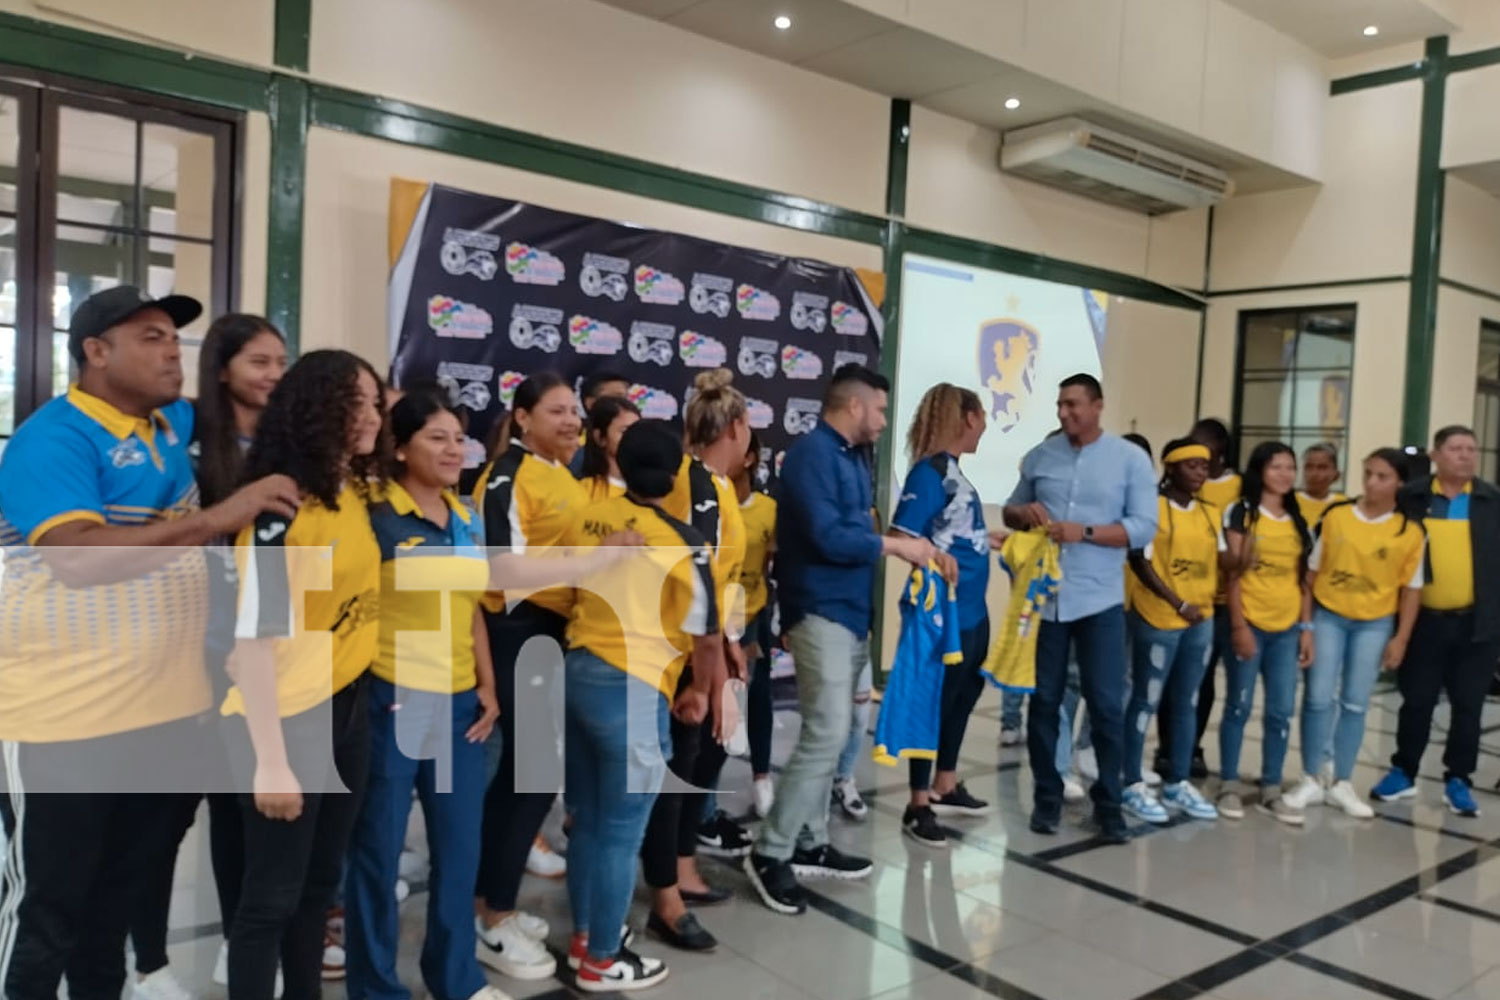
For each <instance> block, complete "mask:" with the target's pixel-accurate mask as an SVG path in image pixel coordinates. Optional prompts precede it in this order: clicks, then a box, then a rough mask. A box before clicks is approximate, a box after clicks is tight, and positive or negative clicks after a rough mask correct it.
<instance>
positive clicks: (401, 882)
mask: <svg viewBox="0 0 1500 1000" xmlns="http://www.w3.org/2000/svg"><path fill="white" fill-rule="evenodd" d="M410 895H411V883H410V882H408V881H406V879H404V878H398V879H396V902H398V903H404V902H406V899H407V897H408V896H410Z"/></svg>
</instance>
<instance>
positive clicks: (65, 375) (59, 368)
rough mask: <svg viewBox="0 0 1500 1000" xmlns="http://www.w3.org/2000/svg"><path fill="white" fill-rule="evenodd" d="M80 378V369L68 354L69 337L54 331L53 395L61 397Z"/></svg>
mask: <svg viewBox="0 0 1500 1000" xmlns="http://www.w3.org/2000/svg"><path fill="white" fill-rule="evenodd" d="M77 377H78V367H77V366H76V365H74V364H73V358H72V357H71V356H70V355H69V354H68V335H67V334H66V333H64V332H62V331H57V330H54V331H53V333H52V395H54V396H61V395H62V394H63V393H65V392H67V391H68V386H69V385H70V384H71V383H72V382H73V380H74V379H76V378H77Z"/></svg>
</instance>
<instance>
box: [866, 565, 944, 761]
mask: <svg viewBox="0 0 1500 1000" xmlns="http://www.w3.org/2000/svg"><path fill="white" fill-rule="evenodd" d="M900 607H901V634H900V636H899V637H898V638H897V640H896V655H895V657H894V659H893V660H892V661H891V676H890V678H889V679H888V680H887V681H886V688H885V697H884V698H883V699H882V700H881V703H880V719H879V721H878V722H877V723H876V725H875V761H876V763H879V764H886V765H895V764H896V763H897V762H898V761H900V760H902V759H903V758H918V759H925V760H932V759H934V758H936V757H937V745H938V730H939V729H940V728H941V726H942V715H943V676H944V674H945V673H947V671H946V670H945V669H944V668H945V667H946V666H949V665H951V664H955V663H962V662H963V658H964V653H963V644H962V641H961V639H960V637H959V627H958V621H959V619H958V595H957V591H956V588H954V587H953V586H952V585H951V584H949V583H948V581H947V580H944V579H943V577H942V575H941V574H939V573H938V571H937V570H935V569H933V568H931V567H927V568H924V569H917V570H913V571H912V574H911V579H910V580H909V581H908V583H907V585H906V590H905V591H903V592H902V595H901V605H900Z"/></svg>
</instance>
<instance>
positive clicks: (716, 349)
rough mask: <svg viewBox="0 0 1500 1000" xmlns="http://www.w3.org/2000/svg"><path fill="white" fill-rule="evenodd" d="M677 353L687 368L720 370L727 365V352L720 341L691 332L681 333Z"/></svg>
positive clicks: (684, 331)
mask: <svg viewBox="0 0 1500 1000" xmlns="http://www.w3.org/2000/svg"><path fill="white" fill-rule="evenodd" d="M677 351H678V354H679V355H680V356H681V357H682V363H683V364H685V365H687V366H688V367H689V368H722V367H724V365H726V364H728V363H729V351H728V350H727V349H726V348H725V347H724V345H723V344H722V343H721V342H720V341H718V340H715V339H714V338H713V337H706V336H704V335H703V334H701V333H695V332H694V331H692V330H683V331H682V336H680V337H678V338H677Z"/></svg>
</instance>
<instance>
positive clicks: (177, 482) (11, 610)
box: [0, 386, 211, 742]
mask: <svg viewBox="0 0 1500 1000" xmlns="http://www.w3.org/2000/svg"><path fill="white" fill-rule="evenodd" d="M192 430H193V409H192V405H191V404H190V403H188V402H187V401H185V400H179V401H177V402H175V403H172V404H170V405H169V406H165V407H163V408H162V409H160V410H157V411H155V412H153V413H152V414H151V415H150V416H149V417H146V418H142V417H135V416H131V415H129V414H126V413H123V412H121V411H120V410H118V409H116V408H115V407H113V406H111V405H110V404H109V403H106V402H105V401H104V400H102V399H100V398H98V397H97V396H92V395H90V394H88V393H86V392H84V391H83V390H81V389H79V388H78V387H77V386H74V387H73V388H71V389H69V390H68V394H67V395H66V396H59V397H57V398H55V399H53V400H51V401H50V402H48V403H47V404H46V405H44V406H43V407H42V408H41V409H39V410H37V411H36V413H34V414H32V415H31V417H30V418H29V419H27V420H26V422H25V423H23V424H22V425H21V426H20V427H19V428H18V429H17V430H16V433H15V435H14V436H13V437H12V438H11V441H10V444H9V446H8V447H7V448H6V449H5V452H4V455H3V457H0V546H3V547H4V548H5V550H6V562H5V575H4V579H3V585H0V739H9V740H22V741H35V742H53V741H57V740H75V739H88V738H91V737H97V736H106V735H110V734H113V733H119V732H125V731H128V730H132V729H139V728H143V727H145V726H151V725H157V724H160V723H164V722H170V721H174V720H177V719H182V718H186V717H188V716H191V715H195V714H197V713H199V712H202V711H204V710H206V709H207V708H208V707H209V705H210V697H211V695H210V691H209V686H208V678H207V675H206V673H205V672H204V669H203V640H204V633H205V629H206V626H207V618H208V571H207V566H206V564H205V561H204V558H203V553H202V551H201V550H199V549H187V550H184V552H183V554H182V555H181V556H180V557H179V558H177V559H175V560H173V561H172V562H170V563H167V564H166V565H164V566H161V567H160V568H158V569H155V570H152V571H151V572H149V573H147V574H145V575H143V576H140V577H136V578H134V579H129V580H123V581H120V582H118V583H112V584H104V585H98V586H90V587H77V588H72V587H66V586H64V585H63V584H62V583H60V582H59V581H58V580H56V579H55V578H54V577H53V575H52V573H51V571H50V570H49V569H48V568H47V565H46V564H45V562H43V560H42V559H41V557H40V555H39V554H38V553H37V552H36V550H35V549H33V548H31V546H32V544H33V543H35V542H36V541H37V539H39V538H41V537H42V536H43V535H45V534H46V533H47V532H48V531H50V530H52V529H53V528H56V527H58V526H59V525H63V524H67V523H69V522H72V521H93V522H96V523H99V524H112V525H132V524H146V523H148V522H151V521H156V520H162V519H170V518H176V517H181V516H183V515H185V514H189V513H191V512H192V511H194V510H196V509H197V508H198V486H197V483H196V482H195V481H194V478H193V468H192V463H191V461H190V460H189V458H188V452H187V444H188V441H189V440H190V439H191V438H192Z"/></svg>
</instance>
